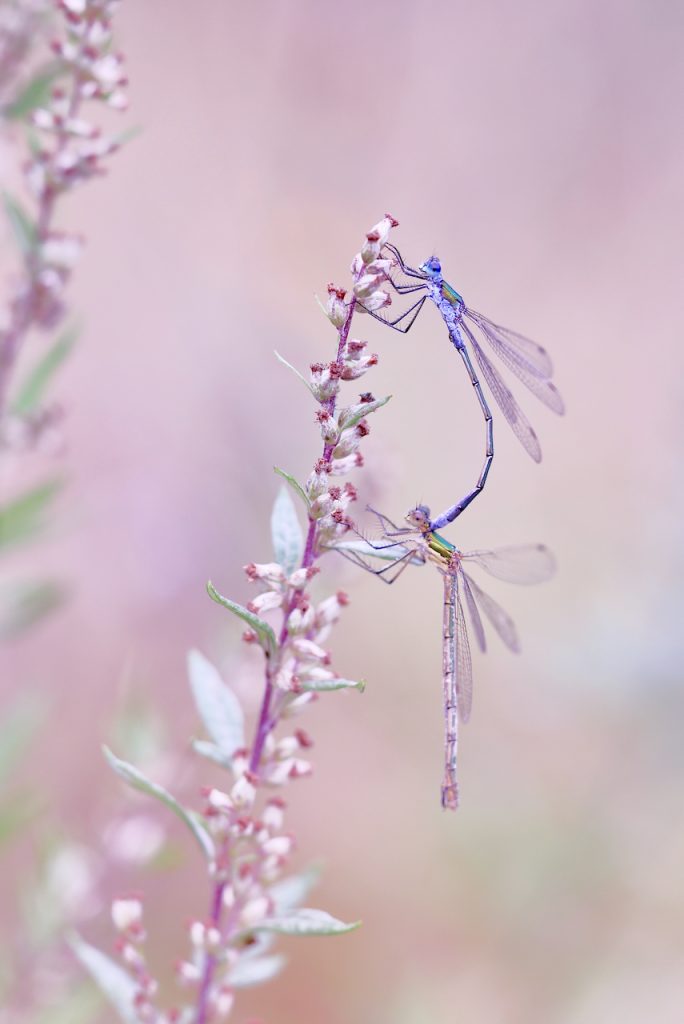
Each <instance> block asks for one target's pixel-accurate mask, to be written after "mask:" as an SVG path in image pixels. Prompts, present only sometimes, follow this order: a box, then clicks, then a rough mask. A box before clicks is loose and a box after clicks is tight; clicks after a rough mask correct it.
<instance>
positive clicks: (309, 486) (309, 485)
mask: <svg viewBox="0 0 684 1024" xmlns="http://www.w3.org/2000/svg"><path fill="white" fill-rule="evenodd" d="M325 465H326V464H325V462H323V461H322V460H320V461H319V462H317V463H316V465H315V466H314V470H313V473H312V474H311V475H310V477H309V479H308V480H307V481H306V493H307V494H308V496H309V498H310V499H311V501H314V500H315V499H316V498H318V496H319V495H321V494H323V493H324V492H325V491H327V489H328V474H327V472H326V469H325Z"/></svg>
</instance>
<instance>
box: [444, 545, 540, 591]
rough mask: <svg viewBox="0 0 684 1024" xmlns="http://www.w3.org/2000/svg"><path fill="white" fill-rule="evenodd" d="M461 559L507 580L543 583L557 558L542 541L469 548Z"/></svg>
mask: <svg viewBox="0 0 684 1024" xmlns="http://www.w3.org/2000/svg"><path fill="white" fill-rule="evenodd" d="M461 558H462V561H464V562H475V564H476V565H479V566H481V567H482V568H483V569H484V570H485V572H488V573H489V574H490V576H495V577H496V578H497V579H498V580H505V581H506V583H525V584H526V583H545V582H546V581H547V580H550V579H551V577H552V576H553V574H554V573H555V571H556V559H555V558H554V557H553V554H552V552H551V551H550V550H549V548H547V546H546V545H545V544H523V545H521V546H516V547H510V548H497V549H496V550H495V551H469V552H468V553H467V554H465V555H462V556H461Z"/></svg>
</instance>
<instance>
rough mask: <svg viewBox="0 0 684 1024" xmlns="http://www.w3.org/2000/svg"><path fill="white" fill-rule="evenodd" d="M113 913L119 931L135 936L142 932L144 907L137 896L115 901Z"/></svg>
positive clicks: (115, 925) (113, 919)
mask: <svg viewBox="0 0 684 1024" xmlns="http://www.w3.org/2000/svg"><path fill="white" fill-rule="evenodd" d="M111 913H112V921H113V923H114V927H115V928H116V929H117V931H120V932H127V933H133V934H135V933H137V932H140V931H141V930H142V916H143V905H142V900H139V899H138V898H137V897H136V896H124V897H120V898H119V899H115V900H113V902H112V910H111Z"/></svg>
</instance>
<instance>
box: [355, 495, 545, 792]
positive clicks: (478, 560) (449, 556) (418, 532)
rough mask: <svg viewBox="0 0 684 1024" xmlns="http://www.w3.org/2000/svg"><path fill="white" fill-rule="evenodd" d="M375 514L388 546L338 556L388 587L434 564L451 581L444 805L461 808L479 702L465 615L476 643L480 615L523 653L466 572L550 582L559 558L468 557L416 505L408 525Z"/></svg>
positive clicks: (480, 636)
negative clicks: (461, 737) (462, 765)
mask: <svg viewBox="0 0 684 1024" xmlns="http://www.w3.org/2000/svg"><path fill="white" fill-rule="evenodd" d="M370 511H371V512H373V514H374V515H375V516H376V517H377V519H378V521H379V523H380V525H381V528H382V540H381V541H378V542H372V541H368V540H364V541H363V542H362V543H361V544H359V543H357V542H353V541H352V542H348V543H344V542H342V543H340V544H337V545H336V550H338V551H340V553H341V554H343V555H344V556H345V557H346V558H348V559H350V560H351V561H352V562H354V563H355V564H356V565H360V566H361V568H363V569H365V570H366V571H368V572H372V573H373V574H374V575H375V576H377V577H378V578H379V579H381V580H383V582H385V583H394V582H395V580H397V579H398V578H399V576H400V575H401V573H402V572H403V571H404V569H406V567H407V566H408V565H416V564H425V562H431V563H432V564H433V565H435V566H436V567H437V569H438V571H439V572H440V573H441V575H442V578H443V581H444V608H443V617H442V622H443V629H442V690H443V697H444V724H445V734H444V778H443V780H442V806H443V807H444V808H446V809H448V810H456V808H457V807H458V780H457V756H458V723H459V720H460V721H461V722H463V723H466V722H467V721H468V719H469V718H470V712H471V708H472V699H473V676H472V660H471V654H470V644H469V641H468V632H467V628H466V619H465V614H464V610H463V606H464V604H465V605H466V606H467V608H468V615H469V618H470V622H471V625H472V629H473V632H474V634H475V639H476V641H477V644H478V646H479V648H480V650H481V651H484V650H485V647H486V645H485V633H484V627H483V625H482V618H481V616H480V612H482V613H483V614H484V616H485V617H486V618H487V619H488V620H489V622H490V623H491V625H492V626H493V627H494V629H495V631H496V632H497V633H498V634H499V636H500V637H501V639H502V640H503V642H504V644H505V645H506V646H507V647H508V648H509V649H510V650H511V651H515V652H516V653H517V652H518V651H519V650H520V645H519V643H518V634H517V632H516V629H515V625H514V623H513V620H512V619H511V618H510V616H509V615H508V614H507V613H506V612H505V611H504V610H503V608H501V607H500V606H499V605H498V604H497V603H496V601H494V600H493V599H492V598H491V597H489V596H488V595H487V594H485V593H484V591H483V590H481V589H480V587H479V586H478V585H477V583H476V582H475V580H473V579H472V578H471V577H470V575H469V574H468V573H467V572H466V570H465V566H470V565H476V566H480V568H481V569H484V570H485V572H488V573H490V575H492V576H495V577H496V578H497V579H500V580H505V581H506V582H508V583H543V582H544V581H546V580H548V579H550V578H551V576H553V573H554V571H555V560H554V557H553V555H552V554H551V552H550V551H549V549H548V548H547V547H545V545H543V544H529V545H525V546H523V547H509V548H499V549H498V550H495V551H470V552H467V553H463V552H461V551H459V550H458V548H456V547H454V545H453V544H451V543H450V542H449V541H448V540H446V538H445V537H442V536H441V534H439V533H437V532H436V531H435V530H434V529H433V528H432V526H431V519H430V510H429V509H428V508H427V507H426V506H425V505H417V506H416V507H415V508H414V509H411V511H410V512H409V513H408V515H407V516H406V522H407V523H408V526H407V527H399V526H397V525H396V524H395V523H393V522H392V521H391V520H390V519H388V518H387V516H384V515H382V514H381V513H380V512H375V510H374V509H370ZM374 555H377V556H379V557H381V558H382V559H384V560H385V561H388V564H387V565H385V566H384V567H382V568H380V569H375V568H373V566H372V565H371V564H370V562H369V561H368V557H369V556H374Z"/></svg>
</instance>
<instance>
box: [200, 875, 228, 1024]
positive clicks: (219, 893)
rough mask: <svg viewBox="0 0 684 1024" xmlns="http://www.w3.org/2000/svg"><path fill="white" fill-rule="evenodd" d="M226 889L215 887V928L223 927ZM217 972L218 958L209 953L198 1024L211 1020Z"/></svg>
mask: <svg viewBox="0 0 684 1024" xmlns="http://www.w3.org/2000/svg"><path fill="white" fill-rule="evenodd" d="M225 887H226V883H225V882H217V883H216V885H215V886H214V892H213V894H212V898H211V911H210V915H209V918H210V920H211V923H212V925H214V927H215V928H220V926H221V910H222V909H223V890H224V889H225ZM215 970H216V957H215V956H214V954H213V953H207V955H206V959H205V961H204V972H203V974H202V981H201V983H200V988H199V996H198V998H197V1017H196V1024H206V1022H207V1021H208V1019H209V996H210V994H211V982H212V980H213V977H214V971H215Z"/></svg>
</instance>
